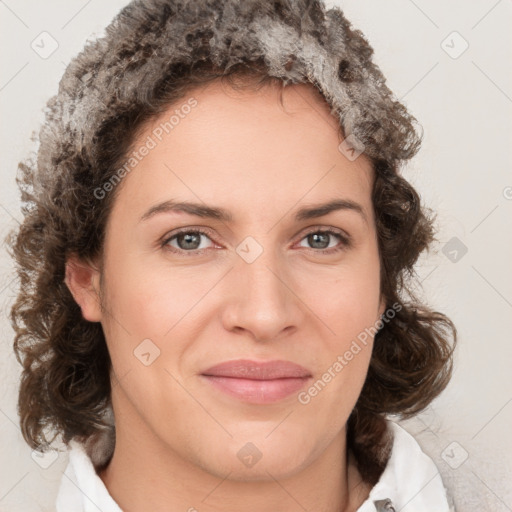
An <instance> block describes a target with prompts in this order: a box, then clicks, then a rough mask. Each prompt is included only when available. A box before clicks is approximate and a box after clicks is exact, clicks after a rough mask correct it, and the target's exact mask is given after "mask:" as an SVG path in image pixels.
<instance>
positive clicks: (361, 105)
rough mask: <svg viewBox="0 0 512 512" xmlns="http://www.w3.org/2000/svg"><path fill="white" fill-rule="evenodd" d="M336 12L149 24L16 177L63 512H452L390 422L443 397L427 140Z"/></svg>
mask: <svg viewBox="0 0 512 512" xmlns="http://www.w3.org/2000/svg"><path fill="white" fill-rule="evenodd" d="M371 57H372V49H371V48H370V46H369V44H368V43H367V41H366V40H365V39H364V37H363V35H362V34H361V33H360V32H359V31H356V30H353V29H351V27H350V24H349V23H348V21H347V20H346V19H345V18H344V16H343V14H342V12H341V11H340V10H339V9H338V8H333V9H330V10H326V9H325V6H324V5H323V4H321V3H320V2H316V1H312V2H305V1H292V2H284V1H283V2H281V1H278V2H272V3H270V2H264V1H244V2H236V1H230V0H226V1H222V2H211V1H205V2H203V1H183V0H178V1H171V0H139V1H134V2H132V3H130V4H129V5H128V6H127V7H126V8H124V9H123V10H122V11H121V12H120V13H119V15H118V16H117V17H116V19H114V21H113V22H112V24H111V25H110V26H109V27H108V28H107V33H106V35H105V37H103V38H101V39H99V40H97V41H94V42H91V43H89V44H88V45H87V46H86V47H85V49H84V50H83V52H82V53H81V54H80V55H79V56H78V57H77V58H75V59H74V60H73V61H72V62H71V63H70V65H69V66H68V68H67V69H66V72H65V74H64V77H63V79H62V81H61V84H60V88H59V92H58V94H57V95H56V96H55V97H54V98H52V99H51V100H50V101H49V103H48V111H47V119H46V123H45V125H44V127H43V129H42V131H41V134H40V147H39V150H38V155H37V162H27V163H23V164H20V169H21V175H20V178H19V180H20V181H19V182H20V188H21V190H22V199H23V201H24V208H23V211H24V215H25V220H24V222H23V224H22V226H21V227H20V229H19V232H18V233H17V234H16V236H15V237H13V240H12V250H13V256H14V258H15V259H16V262H17V265H18V272H19V275H20V278H21V290H20V293H19V296H18V298H17V301H16V303H15V304H14V306H13V309H12V322H13V326H14V328H15V330H16V339H15V351H16V354H17V356H18V358H19V360H20V362H21V363H22V365H23V375H22V382H21V387H20V396H19V412H20V417H21V426H22V430H23V433H24V437H25V439H26V441H27V442H28V443H29V444H30V445H31V446H32V447H33V448H38V449H40V450H45V449H48V448H49V444H50V443H51V442H52V441H54V439H55V438H56V437H61V438H62V440H63V441H64V442H65V443H66V444H67V445H68V447H69V448H70V452H69V457H70V462H69V466H68V468H67V469H66V473H65V475H64V476H63V478H62V483H61V488H60V491H59V496H58V499H57V510H59V511H69V510H73V511H78V510H83V511H88V510H98V509H99V510H103V511H107V510H109V511H119V510H125V511H141V510H152V511H159V510H190V511H192V510H200V511H217V510H223V511H230V510H239V509H241V508H243V509H244V510H303V509H306V510H313V509H315V510H325V511H340V510H343V511H355V510H357V511H360V512H367V511H375V510H377V511H381V510H404V511H407V510H408V511H413V510H414V511H429V512H432V511H434V510H435V511H448V510H450V508H449V507H450V505H449V497H448V496H447V494H446V491H445V489H444V486H443V483H442V481H441V478H440V476H439V474H438V472H437V469H436V468H435V466H434V464H433V462H432V461H431V460H430V458H429V457H427V456H426V455H425V454H424V453H423V452H422V451H421V449H420V448H419V445H418V444H417V443H416V441H415V440H414V439H413V438H412V437H411V436H410V435H409V434H408V433H407V432H406V431H405V430H403V429H402V428H401V427H399V426H398V425H397V424H396V423H394V422H392V421H391V420H390V419H388V418H387V415H389V414H397V415H400V416H401V417H408V416H411V415H414V414H415V413H417V412H419V411H421V410H423V409H424V408H425V407H426V406H427V405H428V404H429V403H430V402H431V401H432V400H433V399H434V398H435V397H436V396H438V394H439V393H440V392H441V391H442V390H443V389H444V388H445V386H446V384H447V383H448V381H449V378H450V374H451V365H452V352H453V347H454V344H455V341H456V329H455V326H454V325H453V323H452V322H451V321H450V319H449V318H447V317H446V316H445V315H443V314H441V313H438V312H434V311H431V310H429V309H428V308H427V307H426V306H424V305H422V304H421V303H420V302H419V301H418V299H417V298H416V297H415V296H414V294H413V293H412V291H411V289H410V288H409V286H408V285H409V279H410V278H411V277H412V276H413V274H414V269H413V268H414V264H415V262H416V261H417V259H418V257H419V255H420V254H421V252H422V251H424V250H425V249H427V248H428V247H429V245H430V244H431V243H432V242H433V241H434V228H433V220H432V218H430V217H429V216H428V215H427V213H426V210H425V208H424V207H422V206H421V205H420V199H419V195H418V194H417V192H416V191H415V190H414V189H413V188H412V187H411V185H410V184H409V183H408V182H407V181H406V180H405V179H404V178H403V177H402V176H401V175H400V173H399V171H400V165H401V163H402V162H403V161H405V160H407V159H409V158H411V157H412V156H413V155H414V154H415V153H416V152H417V150H418V148H419V145H420V140H419V137H418V136H417V134H416V132H415V129H414V124H413V123H414V119H413V118H412V116H411V115H410V114H409V113H408V112H407V111H406V109H405V108H404V106H403V105H401V104H400V103H399V102H397V101H396V100H395V99H394V97H393V95H392V93H391V91H389V89H388V88H387V86H386V85H385V80H384V77H383V76H382V74H381V72H380V71H379V69H378V68H377V67H376V65H375V64H374V63H373V62H372V60H371Z"/></svg>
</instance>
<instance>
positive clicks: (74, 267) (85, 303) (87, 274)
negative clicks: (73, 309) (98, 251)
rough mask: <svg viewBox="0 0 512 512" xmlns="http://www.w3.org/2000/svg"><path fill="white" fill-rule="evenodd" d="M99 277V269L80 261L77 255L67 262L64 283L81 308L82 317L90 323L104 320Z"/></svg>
mask: <svg viewBox="0 0 512 512" xmlns="http://www.w3.org/2000/svg"><path fill="white" fill-rule="evenodd" d="M99 276H100V274H99V270H98V269H96V268H95V267H94V266H93V265H92V264H90V263H86V262H84V261H82V260H80V259H79V258H78V257H77V256H76V255H72V256H70V257H69V258H68V259H67V261H66V277H65V279H64V282H65V283H66V286H67V287H68V288H69V291H70V292H71V295H73V298H74V299H75V302H76V303H77V304H78V305H79V306H80V309H81V310H82V316H83V317H84V319H85V320H88V321H89V322H100V321H101V318H102V314H101V312H102V310H101V301H100V296H99Z"/></svg>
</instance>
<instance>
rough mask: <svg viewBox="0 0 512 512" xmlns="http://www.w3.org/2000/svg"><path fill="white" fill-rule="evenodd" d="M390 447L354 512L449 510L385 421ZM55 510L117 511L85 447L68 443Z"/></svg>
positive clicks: (435, 480)
mask: <svg viewBox="0 0 512 512" xmlns="http://www.w3.org/2000/svg"><path fill="white" fill-rule="evenodd" d="M387 423H388V427H389V428H390V429H391V430H392V434H393V437H394V439H393V448H392V451H391V455H390V458H389V461H388V463H387V465H386V468H385V469H384V472H383V473H382V475H381V477H380V479H379V481H378V482H377V483H376V484H375V486H374V487H373V488H372V490H371V491H370V495H369V497H368V498H367V500H366V501H365V502H364V503H363V504H362V505H361V506H360V507H359V508H358V509H357V512H398V511H400V512H453V509H452V508H450V506H449V505H448V500H447V497H446V490H445V488H444V485H443V482H442V480H441V476H440V474H439V471H438V469H437V468H436V466H435V464H434V462H433V461H432V459H431V458H430V457H428V456H427V455H426V454H425V453H423V451H422V450H421V448H420V446H419V444H418V443H417V441H416V440H415V439H414V438H413V437H412V436H411V435H410V434H409V433H408V432H407V431H406V430H405V429H403V428H402V427H400V426H399V425H397V424H396V423H394V422H393V421H390V420H388V421H387ZM56 507H57V512H70V511H71V510H72V511H73V512H122V510H121V509H120V508H119V505H117V503H116V502H115V501H114V499H113V498H112V496H110V494H109V492H108V490H107V488H106V487H105V484H104V483H103V481H102V480H101V478H100V477H99V476H98V475H97V473H96V471H95V469H94V466H93V464H92V461H91V459H90V458H89V456H88V455H87V453H86V451H85V449H84V447H83V446H82V445H81V444H79V443H78V442H76V441H71V443H70V450H69V463H68V466H67V468H66V471H65V472H64V475H63V476H62V479H61V484H60V488H59V493H58V496H57V502H56Z"/></svg>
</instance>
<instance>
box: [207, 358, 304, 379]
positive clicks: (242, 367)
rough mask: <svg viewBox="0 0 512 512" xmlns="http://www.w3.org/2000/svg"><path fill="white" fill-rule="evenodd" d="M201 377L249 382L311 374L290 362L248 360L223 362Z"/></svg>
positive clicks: (301, 376)
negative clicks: (246, 380) (247, 380)
mask: <svg viewBox="0 0 512 512" xmlns="http://www.w3.org/2000/svg"><path fill="white" fill-rule="evenodd" d="M202 375H206V376H213V377H232V378H238V379H251V380H272V379H286V378H304V377H311V373H310V372H309V371H308V370H306V368H304V367H303V366H300V365H298V364H295V363H292V362H291V361H283V360H274V361H260V362H258V361H251V360H249V359H237V360H234V361H225V362H224V363H220V364H217V365H215V366H212V367H211V368H208V370H205V371H203V372H202Z"/></svg>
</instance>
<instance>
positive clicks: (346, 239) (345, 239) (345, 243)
mask: <svg viewBox="0 0 512 512" xmlns="http://www.w3.org/2000/svg"><path fill="white" fill-rule="evenodd" d="M187 233H194V234H201V235H205V236H207V237H208V238H210V240H212V234H211V232H210V231H208V230H205V229H204V228H189V227H187V228H183V229H180V230H178V231H175V232H174V233H173V234H172V236H168V237H165V239H164V240H163V241H162V243H161V246H162V248H163V249H165V250H168V251H170V252H173V253H176V254H182V255H187V256H197V255H200V254H203V253H204V252H205V251H207V250H209V249H210V248H207V249H194V250H191V251H186V250H184V249H176V248H175V247H171V246H170V245H167V244H169V242H170V241H171V240H173V239H175V238H176V237H177V236H179V235H181V234H187ZM318 233H321V234H323V235H332V236H335V237H338V238H339V239H340V241H341V245H339V246H335V247H331V248H329V249H313V248H309V250H310V251H313V252H315V253H320V254H325V255H330V254H334V253H338V252H341V251H343V250H346V249H348V248H350V247H351V246H352V241H351V238H350V236H348V235H345V234H343V233H342V232H340V231H337V230H333V229H319V228H316V229H312V230H311V231H308V232H307V233H305V234H304V235H303V236H302V238H301V239H300V240H299V242H300V241H302V240H303V239H304V238H306V237H307V236H309V235H312V234H318ZM212 242H214V240H212Z"/></svg>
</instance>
